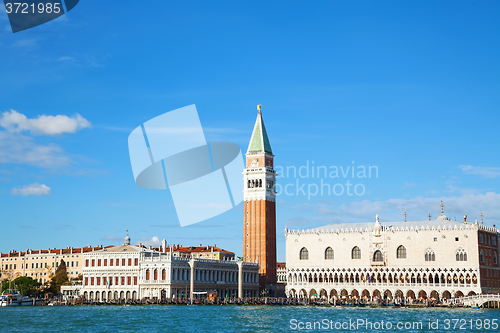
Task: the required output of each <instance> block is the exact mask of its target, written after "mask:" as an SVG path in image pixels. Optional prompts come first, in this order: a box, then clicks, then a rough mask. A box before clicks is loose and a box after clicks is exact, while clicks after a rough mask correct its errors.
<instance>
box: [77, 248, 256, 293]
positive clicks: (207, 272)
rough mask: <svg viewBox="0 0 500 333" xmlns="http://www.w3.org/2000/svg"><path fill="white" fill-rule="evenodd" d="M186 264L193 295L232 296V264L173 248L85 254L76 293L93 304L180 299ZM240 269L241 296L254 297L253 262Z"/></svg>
mask: <svg viewBox="0 0 500 333" xmlns="http://www.w3.org/2000/svg"><path fill="white" fill-rule="evenodd" d="M167 250H168V252H167ZM191 265H193V268H194V272H193V274H194V275H193V278H194V279H193V285H194V291H195V294H196V292H214V291H215V292H217V294H218V295H219V297H225V296H226V295H227V296H228V297H236V296H238V287H239V285H238V279H239V272H240V271H239V265H238V262H236V261H234V260H213V259H198V258H192V256H191V254H190V253H179V252H175V250H173V248H168V249H166V250H165V251H156V250H152V249H146V248H144V247H139V246H131V245H121V246H116V247H111V248H107V249H103V250H101V251H94V252H88V253H85V257H84V267H83V286H82V289H81V290H80V291H79V294H80V295H82V296H84V297H85V298H86V299H87V300H95V301H106V300H138V299H144V298H149V299H164V298H175V297H186V295H190V290H191V288H190V287H191V286H190V282H191V281H190V280H191V279H190V278H191ZM240 265H241V266H242V269H241V274H242V284H241V288H242V290H241V292H242V293H241V294H242V297H254V296H258V289H259V284H258V270H259V267H258V264H252V263H241V264H240Z"/></svg>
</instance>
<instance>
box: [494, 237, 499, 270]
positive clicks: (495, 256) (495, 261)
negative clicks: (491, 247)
mask: <svg viewBox="0 0 500 333" xmlns="http://www.w3.org/2000/svg"><path fill="white" fill-rule="evenodd" d="M493 239H495V238H493ZM497 263H498V258H497V253H496V252H493V264H495V265H496V264H497Z"/></svg>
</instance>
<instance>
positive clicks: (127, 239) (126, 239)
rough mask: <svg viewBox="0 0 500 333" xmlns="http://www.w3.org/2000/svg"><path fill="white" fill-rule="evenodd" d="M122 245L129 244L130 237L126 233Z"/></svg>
mask: <svg viewBox="0 0 500 333" xmlns="http://www.w3.org/2000/svg"><path fill="white" fill-rule="evenodd" d="M123 244H124V245H130V237H129V235H128V234H127V237H125V243H123Z"/></svg>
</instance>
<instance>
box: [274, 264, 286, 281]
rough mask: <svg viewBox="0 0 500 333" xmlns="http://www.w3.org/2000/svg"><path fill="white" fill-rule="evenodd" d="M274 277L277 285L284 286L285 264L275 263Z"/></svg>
mask: <svg viewBox="0 0 500 333" xmlns="http://www.w3.org/2000/svg"><path fill="white" fill-rule="evenodd" d="M276 276H277V281H278V283H284V284H286V262H278V263H276Z"/></svg>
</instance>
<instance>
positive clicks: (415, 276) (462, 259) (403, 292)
mask: <svg viewBox="0 0 500 333" xmlns="http://www.w3.org/2000/svg"><path fill="white" fill-rule="evenodd" d="M485 229H488V230H486V231H487V232H488V233H489V234H491V235H492V236H491V237H494V238H496V239H498V230H496V229H494V228H488V227H484V226H482V225H477V224H471V223H468V222H454V221H450V220H448V219H447V218H446V217H444V216H443V215H442V216H441V217H440V218H438V220H435V221H422V222H386V223H380V222H379V221H378V216H377V221H376V222H375V223H356V224H355V223H352V224H337V225H335V224H333V225H329V226H325V227H323V228H317V229H311V230H305V231H304V230H302V231H289V230H286V267H287V287H286V293H287V295H288V296H292V297H314V296H317V297H325V298H331V297H333V296H342V295H343V296H347V295H350V296H355V297H360V298H361V297H366V298H372V297H378V298H383V297H384V296H385V297H387V298H396V297H401V298H405V297H411V298H412V299H416V298H422V299H426V298H434V299H442V298H451V297H456V296H461V295H468V294H471V295H472V294H478V293H481V292H486V291H488V292H498V291H495V290H496V289H498V288H496V289H488V290H485V289H484V286H481V282H480V281H481V269H482V268H483V264H482V263H481V262H480V255H479V249H480V244H478V231H479V230H482V231H485ZM495 244H498V242H497V241H495ZM495 251H498V247H497V248H496V250H494V252H495ZM493 266H494V265H493ZM488 268H491V272H492V273H491V274H495V276H497V277H498V275H499V274H498V270H499V268H498V264H497V265H496V267H488ZM497 281H500V279H498V280H497ZM495 285H496V286H498V283H496V284H495ZM482 287H483V288H482Z"/></svg>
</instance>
